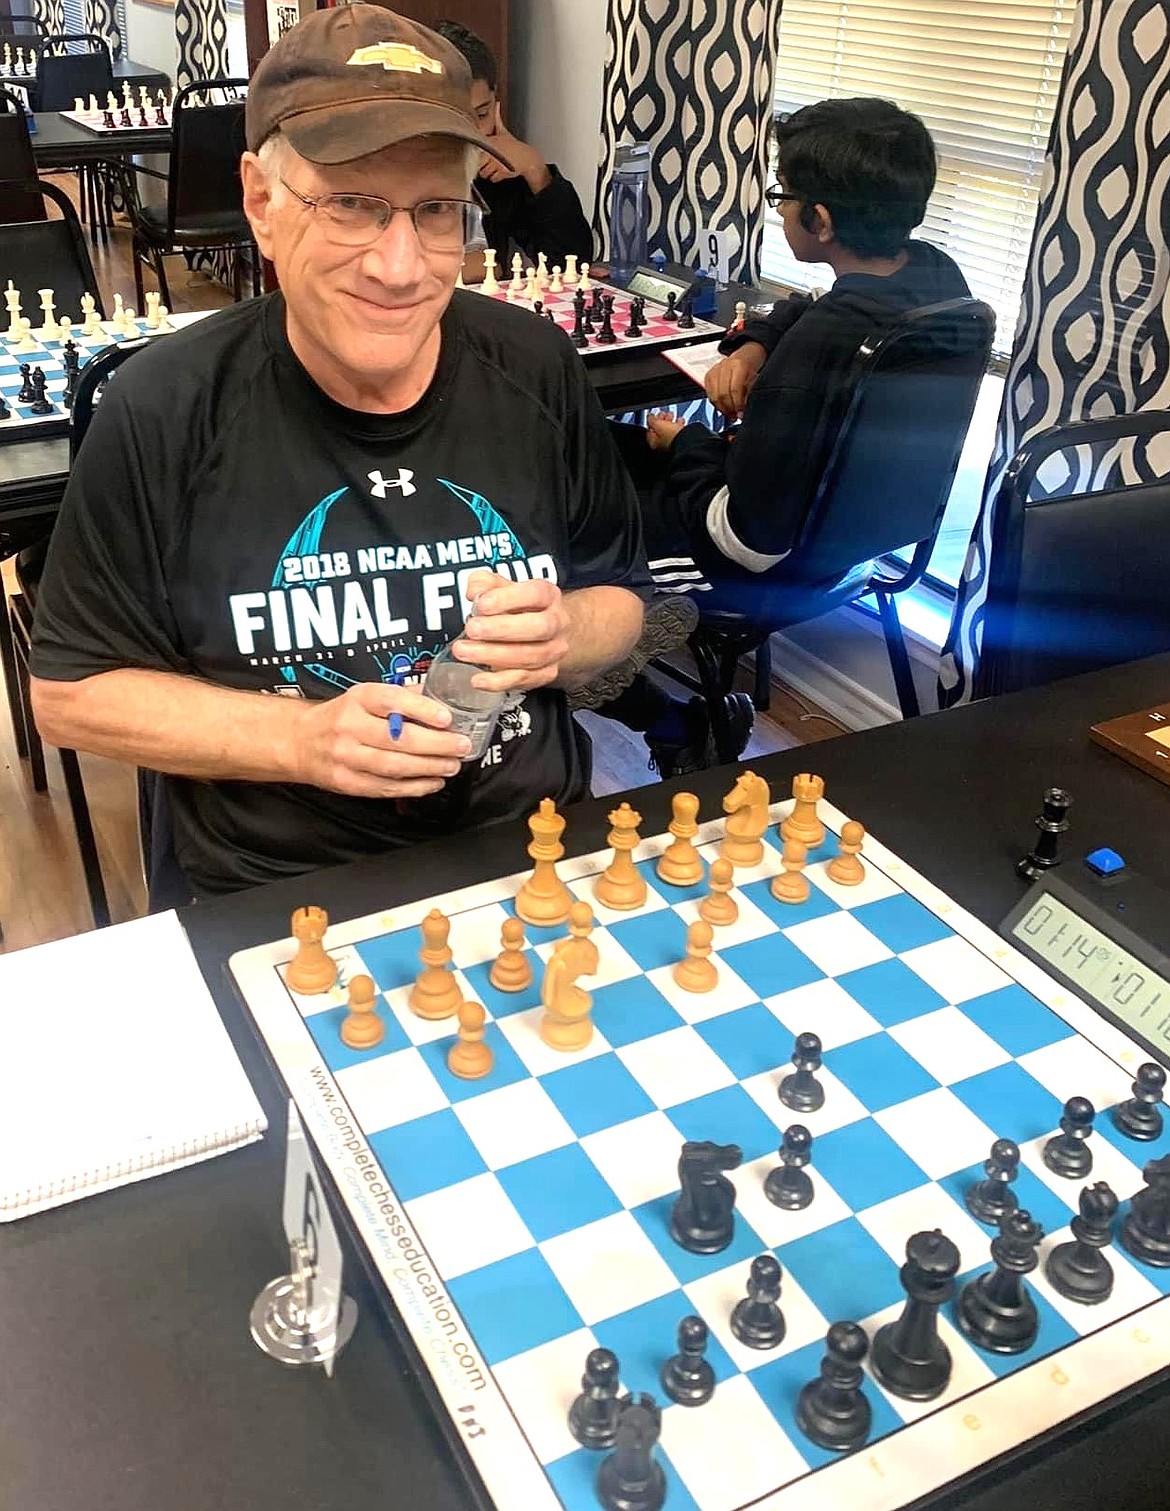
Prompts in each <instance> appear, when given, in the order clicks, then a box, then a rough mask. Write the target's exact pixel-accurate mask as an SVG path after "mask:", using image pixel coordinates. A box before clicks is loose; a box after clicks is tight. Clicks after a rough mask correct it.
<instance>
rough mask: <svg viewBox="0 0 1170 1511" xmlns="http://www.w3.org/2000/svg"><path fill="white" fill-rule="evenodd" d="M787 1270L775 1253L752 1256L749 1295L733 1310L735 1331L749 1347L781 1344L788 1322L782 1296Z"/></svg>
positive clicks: (776, 1346)
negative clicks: (781, 1300)
mask: <svg viewBox="0 0 1170 1511" xmlns="http://www.w3.org/2000/svg"><path fill="white" fill-rule="evenodd" d="M782 1278H783V1271H782V1270H781V1268H780V1261H779V1260H778V1259H777V1258H776V1257H775V1255H773V1254H758V1255H757V1256H756V1258H755V1259H753V1260H752V1272H751V1276H750V1278H749V1280H748V1286H747V1295H746V1296H745V1297H744V1299H743V1300H742V1301H737V1302H736V1304H735V1309H734V1310H733V1311H732V1313H731V1331H732V1332H733V1333H734V1334H735V1336H736V1337H737V1338H738V1339H739V1341H740V1342H741V1343H744V1344H746V1345H747V1347H748V1348H779V1347H780V1345H781V1343H783V1342H784V1333H785V1328H786V1324H785V1321H784V1313H783V1312H782V1311H781V1310H780V1307H779V1306H778V1305H777V1303H778V1302H779V1300H780V1282H781V1279H782Z"/></svg>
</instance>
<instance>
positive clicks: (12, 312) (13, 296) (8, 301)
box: [4, 278, 20, 341]
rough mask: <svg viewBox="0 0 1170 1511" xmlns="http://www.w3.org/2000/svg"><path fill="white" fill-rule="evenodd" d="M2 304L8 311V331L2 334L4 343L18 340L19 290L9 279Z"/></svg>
mask: <svg viewBox="0 0 1170 1511" xmlns="http://www.w3.org/2000/svg"><path fill="white" fill-rule="evenodd" d="M4 304H5V307H6V308H7V310H8V329H7V330H6V331H5V332H4V339H5V341H19V340H20V290H19V289H18V288H17V287H16V286H15V284H14V283H13V282H12V279H11V278H10V279H9V280H8V287H7V288H6V289H5V291H4Z"/></svg>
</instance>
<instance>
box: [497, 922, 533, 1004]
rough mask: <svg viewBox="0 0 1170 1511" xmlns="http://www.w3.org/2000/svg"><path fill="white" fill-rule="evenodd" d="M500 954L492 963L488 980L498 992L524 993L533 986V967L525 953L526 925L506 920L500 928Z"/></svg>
mask: <svg viewBox="0 0 1170 1511" xmlns="http://www.w3.org/2000/svg"><path fill="white" fill-rule="evenodd" d="M500 944H501V945H502V946H503V948H502V949H501V951H500V953H499V954H498V955H497V956H496V958H495V960H494V961H493V962H492V968H491V970H490V971H489V972H488V980H489V981H490V982H491V984H492V985H493V986H494V987H495V989H496V991H498V992H522V991H524V990H525V989H526V988H527V987H530V986H531V985H532V966H531V964H530V963H529V960H528V956H527V955H526V954H525V953H524V924H523V923H522V921H521V920H520V919H519V918H505V920H504V922H503V925H502V926H501V928H500Z"/></svg>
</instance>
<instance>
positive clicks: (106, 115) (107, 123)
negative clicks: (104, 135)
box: [102, 110, 114, 131]
mask: <svg viewBox="0 0 1170 1511" xmlns="http://www.w3.org/2000/svg"><path fill="white" fill-rule="evenodd" d="M102 125H103V126H104V127H105V128H106V130H107V131H113V129H114V113H113V111H112V110H103V111H102Z"/></svg>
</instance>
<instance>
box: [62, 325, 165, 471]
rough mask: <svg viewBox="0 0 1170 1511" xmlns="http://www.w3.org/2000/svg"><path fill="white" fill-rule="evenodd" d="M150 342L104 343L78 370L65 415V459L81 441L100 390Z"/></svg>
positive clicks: (77, 449) (73, 455)
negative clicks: (102, 347)
mask: <svg viewBox="0 0 1170 1511" xmlns="http://www.w3.org/2000/svg"><path fill="white" fill-rule="evenodd" d="M149 344H150V342H149V339H148V337H146V336H140V337H139V338H138V340H137V341H120V342H119V343H118V344H117V345H116V346H107V347H106V348H105V350H104V351H100V352H97V353H95V355H94V356H92V357H91V358H90V359H89V361H88V362H87V363H86V364H85V366H84V367H83V368H82V369H81V376H80V377H79V378H78V380H77V388H76V389H75V390H74V394H73V408H72V410H71V411H70V415H69V461H70V464H72V463H73V461H74V459H75V458H76V456H77V453H78V451H80V449H81V443H82V441H84V440H85V436H86V432H87V431H88V430H89V422H90V421H91V420H92V419H93V412H94V409H95V408H96V406H97V403H98V400H99V398H100V397H101V392H102V389H104V388H105V386H106V384H107V383H108V382H109V380H110V379H111V378H112V377H113V376H114V374H115V373H116V372H117V371H118V369H119V367H121V365H122V363H123V362H128V361H129V360H130V358H131V357H132V356H134V354H135V353H136V352H140V351H142V349H143V348H144V347H146V346H148V345H149Z"/></svg>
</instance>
